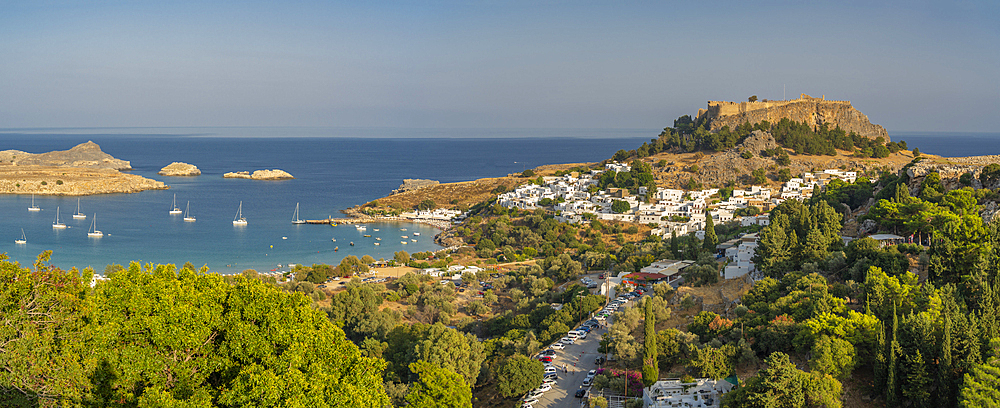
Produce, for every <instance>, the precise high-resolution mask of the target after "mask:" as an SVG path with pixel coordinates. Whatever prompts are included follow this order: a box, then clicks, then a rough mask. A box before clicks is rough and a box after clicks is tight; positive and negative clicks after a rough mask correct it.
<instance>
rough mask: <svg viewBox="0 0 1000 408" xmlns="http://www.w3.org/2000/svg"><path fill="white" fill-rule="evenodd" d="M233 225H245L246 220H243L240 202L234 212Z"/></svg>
mask: <svg viewBox="0 0 1000 408" xmlns="http://www.w3.org/2000/svg"><path fill="white" fill-rule="evenodd" d="M233 225H239V226H242V225H247V219H246V218H243V202H242V201H240V208H239V209H237V210H236V217H235V218H233Z"/></svg>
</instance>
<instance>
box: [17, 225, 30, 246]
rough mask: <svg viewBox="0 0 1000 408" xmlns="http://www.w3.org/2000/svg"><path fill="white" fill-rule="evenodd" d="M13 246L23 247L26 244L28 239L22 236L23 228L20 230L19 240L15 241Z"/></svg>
mask: <svg viewBox="0 0 1000 408" xmlns="http://www.w3.org/2000/svg"><path fill="white" fill-rule="evenodd" d="M14 243H15V244H19V245H24V244H27V243H28V238H26V237H25V236H24V228H21V239H15V240H14Z"/></svg>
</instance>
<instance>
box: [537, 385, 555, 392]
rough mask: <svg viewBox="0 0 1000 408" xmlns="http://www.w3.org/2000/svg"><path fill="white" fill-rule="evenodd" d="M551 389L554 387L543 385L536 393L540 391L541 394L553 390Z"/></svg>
mask: <svg viewBox="0 0 1000 408" xmlns="http://www.w3.org/2000/svg"><path fill="white" fill-rule="evenodd" d="M551 389H552V386H551V385H548V384H542V385H541V386H539V387H538V388H535V391H539V392H545V391H548V390H551Z"/></svg>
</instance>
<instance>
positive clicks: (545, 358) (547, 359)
mask: <svg viewBox="0 0 1000 408" xmlns="http://www.w3.org/2000/svg"><path fill="white" fill-rule="evenodd" d="M538 361H541V362H543V363H551V362H552V356H541V357H539V358H538Z"/></svg>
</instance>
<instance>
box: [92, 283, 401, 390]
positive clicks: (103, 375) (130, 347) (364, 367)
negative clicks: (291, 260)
mask: <svg viewBox="0 0 1000 408" xmlns="http://www.w3.org/2000/svg"><path fill="white" fill-rule="evenodd" d="M94 297H95V299H94V304H95V309H94V313H93V318H92V321H91V325H93V328H94V336H95V343H94V344H95V345H98V347H95V350H94V352H93V354H92V356H91V357H90V358H92V359H93V361H94V362H95V367H96V370H97V372H96V373H95V374H94V375H93V378H94V380H93V381H94V384H93V388H94V395H93V397H92V399H93V400H94V401H95V403H96V404H98V405H101V406H133V405H136V404H138V405H147V404H151V405H172V406H176V405H199V406H207V405H239V406H274V405H281V404H284V403H287V402H288V401H298V402H299V403H301V404H302V405H308V406H316V407H333V406H338V407H339V406H357V407H360V406H370V405H384V404H385V403H387V402H388V397H387V396H386V394H385V390H384V389H383V387H382V377H381V372H382V370H383V369H384V368H385V362H384V361H382V360H380V359H375V358H367V357H363V356H361V353H360V351H359V350H358V347H357V346H355V345H354V344H353V343H351V342H350V341H349V340H347V338H346V336H345V335H344V332H343V331H342V330H341V329H340V328H338V327H337V326H335V325H334V324H333V323H331V322H330V320H329V319H327V317H326V316H325V315H324V314H323V313H322V312H320V311H319V310H317V309H315V308H313V307H312V302H311V301H310V300H309V299H308V298H306V297H304V296H302V295H301V294H294V295H293V294H287V293H284V292H282V291H280V290H279V289H278V288H276V287H275V286H272V285H268V284H265V283H263V282H261V281H260V280H257V279H248V278H246V277H244V276H236V277H235V278H234V279H233V283H232V284H228V283H226V281H225V280H224V279H223V278H222V277H221V276H219V275H216V274H201V273H195V272H192V271H188V270H181V271H180V272H177V271H176V270H175V268H174V266H173V265H158V266H153V265H148V266H147V267H146V268H145V269H143V268H142V267H140V266H139V265H138V264H137V263H132V264H131V265H130V266H129V268H128V269H126V270H123V271H120V272H116V273H114V274H112V275H110V276H109V281H106V282H102V283H99V284H98V285H97V287H96V288H95V290H94ZM307 379H308V380H307Z"/></svg>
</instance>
